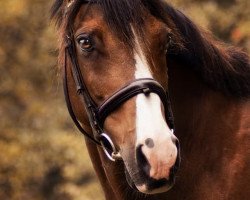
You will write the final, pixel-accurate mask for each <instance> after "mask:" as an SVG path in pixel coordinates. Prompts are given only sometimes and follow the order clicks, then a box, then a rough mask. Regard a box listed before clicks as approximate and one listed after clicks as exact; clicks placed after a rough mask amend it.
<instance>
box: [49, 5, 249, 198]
mask: <svg viewBox="0 0 250 200" xmlns="http://www.w3.org/2000/svg"><path fill="white" fill-rule="evenodd" d="M52 17H53V18H55V19H56V21H57V26H58V33H59V38H60V46H59V65H60V66H63V67H62V68H61V69H62V74H63V79H64V91H65V99H66V103H67V106H68V110H69V113H70V115H71V117H72V119H73V121H74V123H75V124H76V126H77V127H78V129H79V130H80V131H81V132H82V133H83V134H84V135H85V136H86V138H87V139H86V145H87V148H88V151H89V155H90V158H91V160H92V163H93V166H94V169H95V171H96V174H97V175H98V178H99V180H100V183H101V185H102V188H103V191H104V194H105V198H106V199H107V200H123V199H124V200H127V199H148V200H153V199H157V200H161V199H169V200H170V199H172V200H173V199H176V200H185V199H190V200H201V199H202V200H221V199H223V200H224V199H227V200H228V199H231V200H236V199H237V200H238V199H241V200H246V199H249V196H250V188H249V183H250V168H249V166H250V140H249V139H250V138H249V137H250V113H249V111H250V101H249V97H250V64H249V63H250V62H249V56H248V55H247V54H246V53H244V52H243V51H242V50H240V49H238V48H236V47H231V46H227V45H225V44H223V43H222V42H219V41H217V40H215V39H213V37H212V36H211V35H210V34H209V33H207V32H206V31H203V30H202V29H201V28H199V27H197V26H196V25H195V24H194V23H193V22H192V21H191V20H190V19H189V18H188V17H186V16H185V15H184V14H183V13H182V12H180V11H179V10H177V9H175V8H173V7H172V6H171V5H169V4H168V3H167V2H165V1H163V0H72V1H67V0H55V2H54V5H53V7H52ZM168 94H169V95H168ZM170 100H171V101H170ZM172 111H173V113H172ZM173 117H174V120H173ZM177 138H178V139H177ZM179 141H180V142H179ZM180 146H181V154H180ZM180 155H181V157H182V159H180ZM180 160H181V164H180ZM113 161H114V162H113ZM177 172H178V173H177ZM173 185H174V187H172V186H173ZM170 188H171V189H170Z"/></svg>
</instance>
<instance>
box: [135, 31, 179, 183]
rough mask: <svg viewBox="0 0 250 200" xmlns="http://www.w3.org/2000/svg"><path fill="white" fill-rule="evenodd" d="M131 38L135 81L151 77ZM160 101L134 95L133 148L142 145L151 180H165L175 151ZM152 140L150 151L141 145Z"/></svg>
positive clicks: (154, 96)
mask: <svg viewBox="0 0 250 200" xmlns="http://www.w3.org/2000/svg"><path fill="white" fill-rule="evenodd" d="M134 36H135V53H134V59H135V66H136V70H135V78H136V79H139V78H153V75H152V74H151V72H150V68H149V64H148V62H147V59H146V57H145V54H144V52H143V50H142V48H141V46H140V44H139V39H138V37H137V35H136V34H135V32H134ZM161 108H162V102H161V100H160V97H159V96H158V95H157V94H155V93H150V94H149V95H147V96H146V95H145V94H139V95H137V96H136V136H137V137H136V146H138V145H143V146H142V152H143V153H144V154H145V156H146V158H147V160H148V162H149V164H150V166H151V169H150V176H151V177H153V178H155V179H160V178H164V177H166V178H168V176H169V171H170V168H171V167H172V166H173V165H174V163H175V160H176V156H177V148H176V146H175V144H174V143H173V142H172V139H171V137H173V133H172V131H171V130H170V129H169V127H168V126H167V123H166V121H165V119H164V116H163V112H162V109H161ZM148 138H150V139H152V140H153V142H154V147H153V148H148V147H147V146H145V141H146V139H148Z"/></svg>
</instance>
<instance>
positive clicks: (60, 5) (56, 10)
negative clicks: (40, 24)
mask: <svg viewBox="0 0 250 200" xmlns="http://www.w3.org/2000/svg"><path fill="white" fill-rule="evenodd" d="M64 1H65V0H55V2H54V3H53V5H52V7H51V10H50V18H51V19H55V21H56V25H60V24H61V23H62V19H63V15H64ZM67 2H68V0H67Z"/></svg>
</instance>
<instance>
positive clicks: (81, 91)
mask: <svg viewBox="0 0 250 200" xmlns="http://www.w3.org/2000/svg"><path fill="white" fill-rule="evenodd" d="M170 39H171V38H170ZM66 40H67V46H66V48H65V64H64V81H63V82H64V83H63V86H64V94H65V101H66V104H67V107H68V111H69V114H70V116H71V118H72V120H73V121H74V123H75V125H76V127H77V128H78V129H79V130H80V132H82V134H83V135H84V136H86V137H87V138H88V139H90V140H91V141H92V142H94V143H95V144H97V145H99V146H101V147H102V148H103V150H104V152H105V154H106V155H107V157H108V158H109V159H110V160H112V161H115V160H117V159H121V155H120V153H119V151H118V150H117V148H116V147H115V145H114V143H113V142H112V140H111V138H110V137H109V136H108V135H107V134H106V133H105V132H104V127H103V126H104V122H105V119H106V118H107V117H108V116H109V115H110V113H112V112H113V111H115V110H116V109H117V108H118V107H119V106H121V105H122V104H123V103H124V102H126V101H127V100H129V99H130V98H132V97H134V96H136V95H138V94H144V95H146V96H149V94H150V93H155V94H157V95H158V96H159V97H160V99H161V101H162V104H163V106H164V110H165V117H166V121H167V124H168V126H169V128H170V129H171V130H172V131H173V130H174V120H173V114H172V109H171V105H170V99H169V95H168V92H167V91H165V90H164V88H163V87H162V86H161V85H160V84H159V83H158V82H157V81H155V80H154V79H151V78H141V79H135V80H133V81H132V82H130V83H128V84H126V85H125V86H124V87H122V88H121V89H119V90H118V91H116V92H115V93H114V94H113V95H111V96H110V97H109V98H108V99H106V100H105V101H104V102H103V103H102V104H101V105H100V106H97V104H96V103H95V102H94V101H93V99H92V98H91V95H90V93H89V92H88V89H87V87H86V85H85V82H84V80H83V77H82V73H81V70H80V66H79V64H78V60H77V57H76V46H75V41H74V37H73V34H72V33H71V34H69V35H68V36H67V38H66ZM67 55H68V56H69V58H70V61H71V64H72V68H71V71H72V74H73V79H74V82H75V85H76V92H77V94H78V96H79V98H80V99H81V101H82V104H83V106H84V108H85V110H86V113H87V115H88V119H89V123H90V125H91V128H92V132H93V135H91V134H89V133H87V132H86V131H85V130H84V128H83V127H82V125H81V124H80V122H79V121H78V119H77V117H76V115H75V113H74V111H73V108H72V104H71V101H70V97H69V91H68V79H67V73H68V72H67Z"/></svg>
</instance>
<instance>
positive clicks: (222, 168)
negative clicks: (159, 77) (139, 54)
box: [169, 61, 250, 199]
mask: <svg viewBox="0 0 250 200" xmlns="http://www.w3.org/2000/svg"><path fill="white" fill-rule="evenodd" d="M169 66H170V67H169V87H170V92H171V97H172V106H173V112H174V116H175V125H176V134H177V137H178V138H179V139H180V143H181V150H182V151H181V154H182V165H181V171H180V176H179V177H181V178H180V184H182V185H185V190H187V191H188V190H189V191H194V188H193V186H194V184H195V185H196V186H198V187H195V188H196V189H197V190H199V189H200V190H201V191H203V194H197V195H204V196H206V194H207V195H209V193H210V196H211V192H212V193H213V194H215V195H218V197H219V196H220V195H222V193H223V192H224V195H229V191H230V192H233V186H235V184H237V185H239V184H242V187H246V185H248V184H247V182H246V181H249V178H247V180H246V178H245V179H244V177H240V176H241V175H244V173H243V172H244V170H245V171H247V170H246V169H247V168H246V167H247V162H248V165H249V155H250V152H249V147H248V146H247V145H248V143H249V137H250V126H249V124H250V114H249V110H250V102H249V100H248V101H247V100H245V101H244V100H237V99H233V98H229V97H225V96H223V95H222V94H220V93H218V92H215V91H213V90H212V89H209V88H208V87H207V86H206V85H205V84H204V83H202V81H201V80H200V79H199V77H197V75H195V73H194V72H192V71H190V70H189V69H188V68H184V67H179V66H178V65H177V64H176V63H171V61H170V63H169ZM247 155H248V156H247ZM248 171H249V170H248ZM248 177H249V176H248ZM242 180H246V181H245V182H246V185H245V186H243V185H244V184H243V182H244V181H242ZM245 182H244V183H245ZM192 183H193V184H192ZM208 185H209V187H207V186H208ZM189 186H190V187H189ZM203 187H204V188H206V189H203ZM177 188H178V186H177ZM182 188H183V187H182ZM179 189H180V188H179ZM221 189H222V190H223V191H220V190H221ZM241 189H242V188H241ZM194 192H195V191H194ZM197 193H199V192H198V191H197ZM236 193H237V192H236V191H235V195H236V197H238V196H237V195H240V194H236ZM204 196H200V199H202V197H204ZM198 199H199V198H198ZM208 199H209V198H208ZM215 199H217V198H215ZM222 199H224V198H222Z"/></svg>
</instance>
